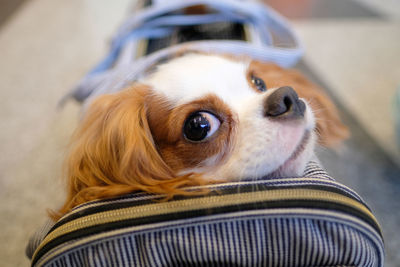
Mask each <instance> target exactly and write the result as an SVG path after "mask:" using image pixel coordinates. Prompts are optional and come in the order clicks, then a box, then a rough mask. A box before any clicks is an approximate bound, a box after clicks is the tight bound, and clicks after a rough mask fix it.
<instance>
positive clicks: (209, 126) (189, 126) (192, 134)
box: [183, 111, 221, 142]
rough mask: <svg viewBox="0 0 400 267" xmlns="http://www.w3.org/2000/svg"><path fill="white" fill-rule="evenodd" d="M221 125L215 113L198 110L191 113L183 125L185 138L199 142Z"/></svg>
mask: <svg viewBox="0 0 400 267" xmlns="http://www.w3.org/2000/svg"><path fill="white" fill-rule="evenodd" d="M220 125H221V122H220V121H219V120H218V118H217V117H215V115H213V114H211V113H209V112H205V111H199V112H196V113H194V114H192V115H191V116H190V117H189V118H188V119H187V120H186V122H185V125H184V126H183V133H184V135H185V138H186V139H187V140H189V141H193V142H199V141H202V140H204V139H206V138H207V137H210V136H211V135H213V134H214V133H215V132H216V131H217V130H218V128H219V126H220Z"/></svg>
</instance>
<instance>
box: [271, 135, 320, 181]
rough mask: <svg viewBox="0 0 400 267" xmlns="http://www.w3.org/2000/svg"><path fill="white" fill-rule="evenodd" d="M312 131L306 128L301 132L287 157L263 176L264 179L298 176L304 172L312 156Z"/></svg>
mask: <svg viewBox="0 0 400 267" xmlns="http://www.w3.org/2000/svg"><path fill="white" fill-rule="evenodd" d="M314 139H315V137H314V133H313V132H312V131H310V130H306V131H304V133H303V137H302V139H301V141H300V142H299V143H298V145H297V146H296V148H295V149H294V150H293V151H292V152H291V153H290V154H289V156H288V158H287V159H286V160H284V161H283V162H282V164H281V165H280V166H279V167H278V168H277V169H276V170H275V171H273V172H271V173H270V174H268V175H266V176H264V179H273V178H287V177H298V176H301V175H302V174H303V173H304V169H305V167H306V165H307V163H308V161H309V160H310V159H311V157H312V151H313V150H314Z"/></svg>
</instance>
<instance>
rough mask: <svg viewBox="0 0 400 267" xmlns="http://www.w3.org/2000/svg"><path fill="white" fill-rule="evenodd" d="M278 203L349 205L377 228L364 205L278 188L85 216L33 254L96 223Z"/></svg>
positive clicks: (328, 195) (329, 195)
mask: <svg viewBox="0 0 400 267" xmlns="http://www.w3.org/2000/svg"><path fill="white" fill-rule="evenodd" d="M278 200H312V201H331V202H335V203H339V204H344V205H346V206H351V207H353V208H356V209H357V210H360V211H362V212H363V213H364V214H366V215H368V216H369V217H370V218H371V219H372V220H373V221H374V222H375V223H376V224H377V225H379V224H378V222H377V221H376V220H375V217H374V216H373V215H372V213H371V212H370V211H369V210H368V209H367V208H366V207H365V206H364V205H363V204H361V203H359V202H357V201H356V200H353V199H351V198H349V197H346V196H343V195H341V194H338V193H333V192H326V191H321V190H315V189H278V190H274V191H259V192H249V193H241V194H234V195H222V196H211V197H205V198H204V199H186V200H179V201H173V202H164V203H154V204H147V205H143V206H138V207H129V208H122V209H118V210H113V211H104V212H101V213H98V214H92V215H88V216H86V217H83V218H78V219H75V220H73V221H70V222H68V223H66V224H64V225H62V226H60V227H59V228H57V229H55V230H54V231H53V232H51V233H50V234H49V235H48V236H46V238H45V239H44V240H43V242H41V244H40V246H39V247H38V248H37V249H36V251H35V255H36V253H37V252H38V251H39V250H40V249H41V248H42V247H43V246H45V245H46V244H47V243H49V242H50V241H52V240H53V239H55V238H57V237H59V236H62V235H65V234H68V233H71V232H74V231H76V230H79V229H82V228H87V227H91V226H95V225H98V224H104V223H113V222H117V221H121V220H126V219H135V218H141V217H147V216H151V215H154V214H155V213H154V211H157V215H160V214H168V213H174V212H183V211H191V210H198V209H206V208H213V207H216V206H218V207H222V206H228V205H229V206H230V205H240V204H244V203H254V202H260V201H278ZM216 204H217V205H216ZM35 255H34V257H35Z"/></svg>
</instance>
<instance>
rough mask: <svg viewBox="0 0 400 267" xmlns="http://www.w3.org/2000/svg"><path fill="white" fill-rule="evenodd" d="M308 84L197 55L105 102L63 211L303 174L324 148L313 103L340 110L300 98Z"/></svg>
mask: <svg viewBox="0 0 400 267" xmlns="http://www.w3.org/2000/svg"><path fill="white" fill-rule="evenodd" d="M285 72H286V74H285ZM303 80H304V81H306V80H305V79H304V78H303V77H302V76H300V75H297V74H294V73H288V71H286V70H282V69H280V68H279V67H276V66H274V65H265V64H261V63H259V62H250V61H248V60H239V59H232V58H228V57H223V56H216V55H205V54H196V53H189V54H185V55H183V56H181V57H178V58H175V59H173V60H170V61H169V62H167V63H165V64H162V65H160V66H158V67H157V68H156V69H155V70H154V71H153V72H152V73H151V74H149V75H147V76H146V77H144V78H143V79H142V80H141V81H140V82H139V83H136V84H134V85H132V86H131V87H130V88H127V89H125V90H123V91H121V92H119V93H116V94H113V95H105V96H102V97H100V98H98V99H97V100H95V101H94V103H93V104H92V105H91V107H90V108H89V110H88V111H87V114H86V116H85V118H84V120H83V121H82V123H81V126H80V128H79V129H78V131H77V133H76V134H75V137H74V140H73V144H72V150H71V153H70V156H69V158H68V166H67V167H68V179H69V195H68V200H67V202H66V204H65V205H64V207H63V209H62V210H61V213H64V212H67V211H68V210H69V209H70V208H71V207H73V206H76V205H77V204H80V203H82V202H86V201H88V200H91V199H97V198H104V197H111V196H116V195H120V194H124V193H128V192H132V191H135V190H142V191H147V192H151V193H163V194H167V195H174V194H178V193H184V191H182V190H181V189H180V188H181V187H182V186H184V185H196V184H201V183H204V182H207V181H210V182H211V181H229V180H239V179H258V178H262V177H267V176H268V177H288V176H299V175H301V174H302V172H303V171H304V168H305V166H306V163H307V162H308V161H309V159H310V158H311V156H312V155H313V148H314V144H315V140H316V133H315V131H314V129H315V126H316V122H315V117H314V114H313V111H312V108H311V107H310V104H309V103H308V102H309V101H310V103H311V104H312V105H313V102H314V105H315V104H318V105H320V106H319V107H318V108H319V109H323V108H328V109H331V108H332V107H331V106H329V105H331V102H329V100H326V98H325V97H324V96H323V95H322V94H321V93H320V91H319V90H318V89H310V88H307V90H311V91H312V94H311V93H310V92H309V91H307V92H308V94H309V95H310V96H309V98H308V99H302V98H300V97H299V95H300V96H302V94H301V92H304V89H303V88H296V87H297V86H298V85H300V86H299V87H303V86H304V84H302V82H303V83H304V81H303ZM306 85H307V84H306ZM313 90H314V91H313ZM296 91H297V93H296ZM306 95H307V94H306ZM319 99H323V100H324V101H322V102H321V101H319ZM326 103H328V104H329V105H328V106H327V105H326ZM332 112H333V113H335V112H336V111H335V110H333V111H332V110H329V111H327V113H332ZM317 115H318V114H317ZM335 116H337V114H336V113H335V114H334V117H335ZM331 117H332V116H331ZM335 118H336V120H335V121H330V124H332V123H336V124H337V125H338V127H339V126H340V127H343V126H342V125H341V124H340V122H339V121H338V120H337V117H335ZM323 120H324V118H322V121H323ZM317 123H319V122H317ZM318 127H319V128H321V126H320V124H319V125H318ZM320 131H321V129H320ZM321 134H322V135H321V140H325V141H326V140H329V139H330V138H331V139H335V138H336V139H338V136H333V137H330V136H328V135H327V134H326V133H325V132H324V131H323V130H322V131H321Z"/></svg>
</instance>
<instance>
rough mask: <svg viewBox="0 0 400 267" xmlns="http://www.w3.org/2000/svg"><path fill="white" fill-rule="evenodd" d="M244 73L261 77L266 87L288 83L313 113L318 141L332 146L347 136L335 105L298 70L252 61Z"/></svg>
mask: <svg viewBox="0 0 400 267" xmlns="http://www.w3.org/2000/svg"><path fill="white" fill-rule="evenodd" d="M248 73H252V74H254V75H255V76H257V77H259V78H261V79H263V80H264V82H265V84H266V86H267V88H277V87H282V86H291V87H292V88H293V89H294V90H295V91H296V92H297V93H298V95H299V96H300V97H301V98H304V99H306V100H307V101H308V103H309V104H310V105H311V107H312V109H313V111H314V114H315V116H316V119H317V132H318V134H319V142H320V143H321V144H322V145H324V146H334V145H336V144H338V143H340V142H341V141H343V140H344V139H346V138H348V136H349V131H348V129H347V127H346V126H345V125H343V123H342V122H341V120H340V117H339V112H338V110H337V108H336V107H335V105H334V104H333V103H332V101H331V100H330V99H329V98H328V96H327V95H326V94H325V93H324V92H323V91H322V90H321V89H320V88H319V87H318V86H316V85H315V84H313V83H311V82H310V81H309V80H308V79H306V78H305V77H304V76H303V75H302V74H300V73H299V72H298V71H296V70H291V69H282V68H281V67H279V66H277V65H275V64H269V63H262V62H258V61H252V62H251V64H250V66H249V69H248Z"/></svg>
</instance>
